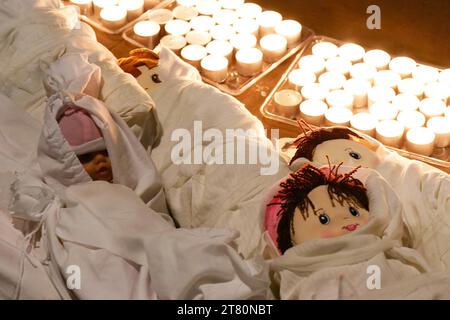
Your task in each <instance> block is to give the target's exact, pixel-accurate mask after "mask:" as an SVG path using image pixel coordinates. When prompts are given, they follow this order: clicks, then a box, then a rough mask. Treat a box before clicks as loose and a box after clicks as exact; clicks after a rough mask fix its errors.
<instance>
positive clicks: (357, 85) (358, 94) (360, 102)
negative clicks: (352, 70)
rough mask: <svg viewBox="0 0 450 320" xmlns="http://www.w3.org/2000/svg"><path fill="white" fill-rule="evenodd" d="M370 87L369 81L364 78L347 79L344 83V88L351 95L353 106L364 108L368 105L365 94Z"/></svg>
mask: <svg viewBox="0 0 450 320" xmlns="http://www.w3.org/2000/svg"><path fill="white" fill-rule="evenodd" d="M370 88H371V86H370V82H369V81H368V80H364V79H349V80H347V81H346V82H345V84H344V90H345V91H347V92H349V93H350V94H352V95H353V98H354V102H353V107H354V108H365V107H367V106H368V101H367V94H368V92H369V89H370Z"/></svg>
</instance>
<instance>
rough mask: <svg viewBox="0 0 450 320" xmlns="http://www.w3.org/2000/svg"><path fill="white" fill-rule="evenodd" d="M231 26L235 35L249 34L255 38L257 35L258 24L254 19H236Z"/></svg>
mask: <svg viewBox="0 0 450 320" xmlns="http://www.w3.org/2000/svg"><path fill="white" fill-rule="evenodd" d="M233 26H234V29H235V31H236V32H237V33H250V34H252V35H254V36H255V37H257V36H258V34H259V24H258V23H257V22H256V20H255V19H246V18H243V19H238V20H236V21H235V22H234V25H233Z"/></svg>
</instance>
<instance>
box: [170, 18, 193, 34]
mask: <svg viewBox="0 0 450 320" xmlns="http://www.w3.org/2000/svg"><path fill="white" fill-rule="evenodd" d="M164 29H165V30H166V32H167V34H173V35H175V36H184V35H185V34H187V33H188V32H189V31H191V25H190V23H189V22H187V21H184V20H178V19H176V20H170V21H168V22H167V23H166V25H165V27H164Z"/></svg>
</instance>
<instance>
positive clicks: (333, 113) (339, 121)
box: [325, 107, 353, 126]
mask: <svg viewBox="0 0 450 320" xmlns="http://www.w3.org/2000/svg"><path fill="white" fill-rule="evenodd" d="M352 116H353V112H352V111H351V110H350V109H348V108H339V107H334V108H330V109H328V110H327V111H326V112H325V124H326V125H327V126H348V125H349V124H350V119H351V118H352Z"/></svg>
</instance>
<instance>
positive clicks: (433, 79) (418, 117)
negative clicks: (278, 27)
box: [274, 41, 450, 156]
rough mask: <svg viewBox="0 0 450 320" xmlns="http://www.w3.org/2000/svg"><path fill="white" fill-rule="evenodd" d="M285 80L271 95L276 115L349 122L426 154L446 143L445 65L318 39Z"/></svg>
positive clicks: (448, 80)
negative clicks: (284, 84)
mask: <svg viewBox="0 0 450 320" xmlns="http://www.w3.org/2000/svg"><path fill="white" fill-rule="evenodd" d="M287 84H288V88H286V89H283V90H280V91H278V92H276V93H275V95H274V107H275V113H276V114H278V115H280V116H282V117H287V118H296V117H297V116H300V117H301V118H303V119H304V120H305V121H307V122H308V123H310V124H313V125H317V126H320V125H323V124H325V125H344V126H351V127H353V128H354V129H357V130H359V131H361V132H363V133H366V134H368V135H370V136H373V137H375V138H377V139H378V140H380V141H381V142H383V143H384V144H386V145H388V146H392V147H396V148H400V147H403V146H404V147H406V149H407V150H409V151H411V152H415V153H419V154H423V155H426V156H429V155H431V154H432V152H433V150H434V147H447V146H449V145H450V106H447V105H448V104H450V69H447V70H443V71H440V70H438V69H436V68H433V67H429V66H424V65H418V64H417V63H416V62H415V61H414V60H413V59H411V58H408V57H397V58H393V59H392V58H391V56H390V55H389V54H388V53H387V52H385V51H383V50H370V51H367V52H366V50H365V49H364V48H363V47H361V46H359V45H357V44H353V43H348V44H344V45H342V46H340V47H338V46H337V45H335V44H334V43H331V42H327V41H323V42H319V43H316V44H315V45H313V46H312V54H311V55H306V56H303V57H302V58H301V59H300V60H299V62H298V68H297V69H295V70H293V71H292V72H291V73H290V74H289V76H288V80H287Z"/></svg>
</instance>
